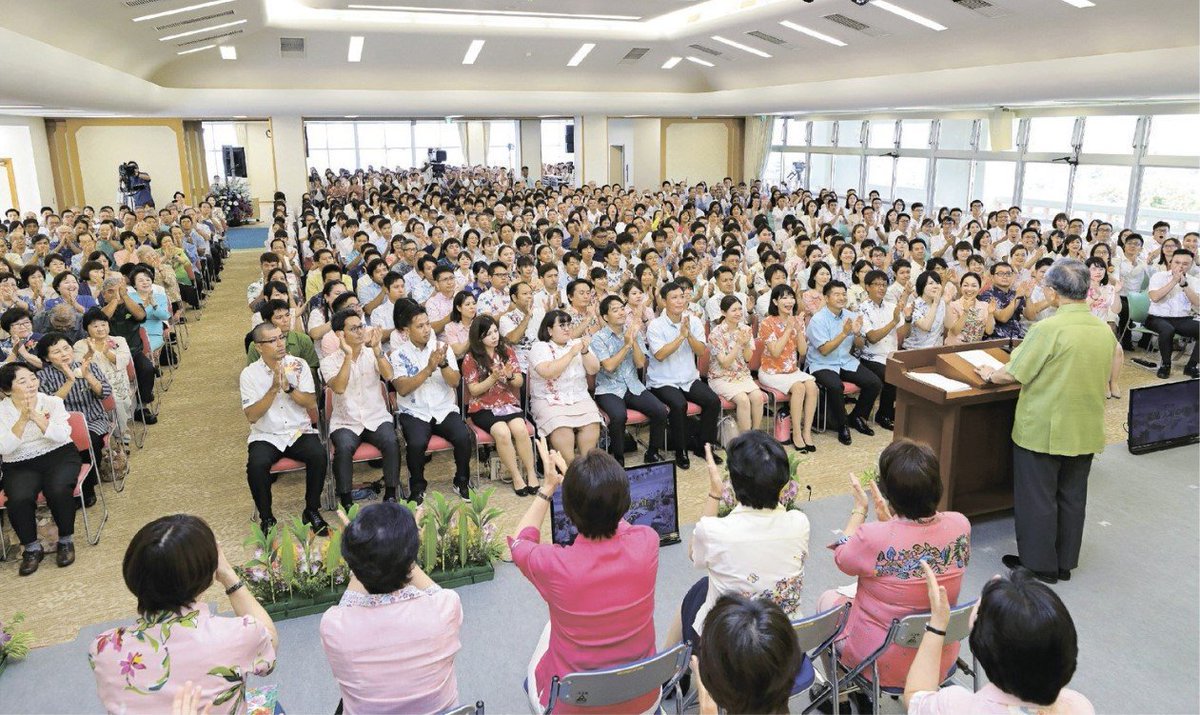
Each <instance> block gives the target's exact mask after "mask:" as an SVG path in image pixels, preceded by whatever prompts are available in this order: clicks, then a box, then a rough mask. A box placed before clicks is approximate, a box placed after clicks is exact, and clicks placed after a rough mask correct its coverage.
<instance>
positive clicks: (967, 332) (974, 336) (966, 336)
mask: <svg viewBox="0 0 1200 715" xmlns="http://www.w3.org/2000/svg"><path fill="white" fill-rule="evenodd" d="M982 284H983V279H982V278H980V277H979V274H978V273H971V272H967V273H965V274H964V275H963V277H962V280H960V281H959V296H958V299H957V300H952V301H950V303H949V305H947V306H946V342H945V344H946V345H964V344H966V343H977V342H979V341H980V340H983V337H984V336H985V335H988V334H990V333H992V332H993V330H994V329H995V327H996V310H997V303H996V299H995V298H991V299H990V300H986V301H985V300H983V299H982V298H980V295H979V289H980V287H981V286H982Z"/></svg>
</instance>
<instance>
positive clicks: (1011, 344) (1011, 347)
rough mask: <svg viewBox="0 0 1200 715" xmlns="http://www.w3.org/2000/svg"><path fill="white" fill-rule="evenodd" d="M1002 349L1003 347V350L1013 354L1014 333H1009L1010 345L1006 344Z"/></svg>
mask: <svg viewBox="0 0 1200 715" xmlns="http://www.w3.org/2000/svg"><path fill="white" fill-rule="evenodd" d="M1000 349H1001V350H1003V351H1004V352H1006V353H1009V354H1012V351H1013V336H1012V333H1009V334H1008V345H1006V346H1004V347H1002V348H1000Z"/></svg>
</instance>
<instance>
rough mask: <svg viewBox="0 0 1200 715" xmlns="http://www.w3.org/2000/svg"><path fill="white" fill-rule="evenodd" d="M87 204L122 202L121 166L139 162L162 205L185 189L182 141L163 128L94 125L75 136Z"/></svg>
mask: <svg viewBox="0 0 1200 715" xmlns="http://www.w3.org/2000/svg"><path fill="white" fill-rule="evenodd" d="M75 142H76V145H77V146H78V148H79V170H80V173H81V176H82V177H83V197H84V201H85V202H86V203H88V204H91V205H93V206H100V205H101V204H115V203H117V202H119V201H120V190H119V188H118V185H117V181H118V176H117V166H118V165H120V164H123V163H125V162H127V161H136V162H137V163H138V166H139V167H141V169H142V171H144V172H146V173H148V174H150V178H151V184H150V189H151V191H152V192H153V195H154V202H155V203H156V204H157V205H159V206H161V205H163V204H166V203H169V202H170V201H171V194H173V193H175V192H176V191H179V190H185V189H184V187H183V186H182V182H183V171H182V167H181V166H180V159H179V139H178V135H177V134H176V133H175V130H173V129H172V128H171V127H168V126H162V125H101V124H90V125H85V126H82V127H80V128H79V130H78V131H77V132H76V133H75Z"/></svg>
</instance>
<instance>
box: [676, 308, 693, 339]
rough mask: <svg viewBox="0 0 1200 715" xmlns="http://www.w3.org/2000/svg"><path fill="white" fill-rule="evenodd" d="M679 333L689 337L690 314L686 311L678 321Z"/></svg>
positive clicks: (690, 328) (690, 333) (690, 327)
mask: <svg viewBox="0 0 1200 715" xmlns="http://www.w3.org/2000/svg"><path fill="white" fill-rule="evenodd" d="M679 335H680V336H681V337H684V338H689V337H691V335H692V316H690V315H688V314H687V313H686V312H685V313H684V314H683V318H682V319H681V320H680V322H679Z"/></svg>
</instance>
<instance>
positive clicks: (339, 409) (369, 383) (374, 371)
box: [321, 345, 392, 434]
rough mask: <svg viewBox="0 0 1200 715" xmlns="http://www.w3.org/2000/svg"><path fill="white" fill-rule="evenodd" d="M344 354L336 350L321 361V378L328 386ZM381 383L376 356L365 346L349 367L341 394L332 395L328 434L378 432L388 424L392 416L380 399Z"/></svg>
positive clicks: (339, 367) (382, 398)
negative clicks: (335, 432)
mask: <svg viewBox="0 0 1200 715" xmlns="http://www.w3.org/2000/svg"><path fill="white" fill-rule="evenodd" d="M345 361H346V353H344V352H342V351H341V350H340V349H339V350H334V351H333V352H331V353H329V354H328V355H326V356H325V357H324V358H322V359H321V377H323V378H324V379H325V382H326V383H327V384H328V382H329V381H330V380H332V379H333V378H334V377H335V376H336V375H337V374H338V373H339V372H340V371H341V369H342V365H343V363H345ZM382 388H383V383H382V382H381V375H380V374H379V367H378V365H376V364H375V352H374V351H373V350H371V348H368V347H367V346H365V345H364V346H362V348H361V349H360V350H359V353H358V358H357V359H356V360H355V361H354V362H353V363H352V364H351V365H350V375H349V380H348V381H347V383H346V390H345V392H343V393H342V394H340V395H339V394H337V393H336V392H334V391H333V390H332V388H330V391H331V392H333V409H332V410H331V411H330V414H329V431H330V433H332V432H333V431H334V430H339V429H348V430H350V431H351V432H353V433H354V434H362V432H363V430H371V431H374V430H377V429H379V428H380V427H381V426H384V425H386V424H390V423H391V421H392V414H391V412H389V411H388V408H387V402H385V401H384V397H383V390H382Z"/></svg>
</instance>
